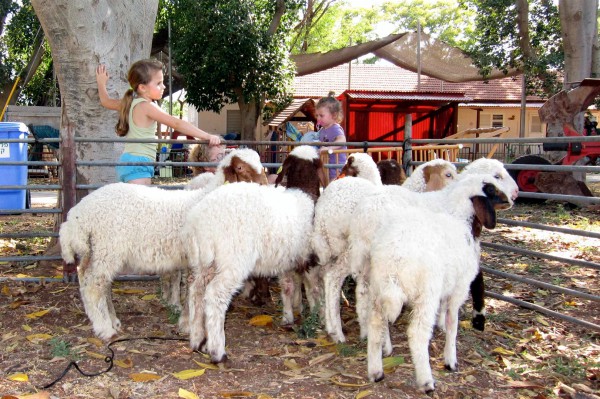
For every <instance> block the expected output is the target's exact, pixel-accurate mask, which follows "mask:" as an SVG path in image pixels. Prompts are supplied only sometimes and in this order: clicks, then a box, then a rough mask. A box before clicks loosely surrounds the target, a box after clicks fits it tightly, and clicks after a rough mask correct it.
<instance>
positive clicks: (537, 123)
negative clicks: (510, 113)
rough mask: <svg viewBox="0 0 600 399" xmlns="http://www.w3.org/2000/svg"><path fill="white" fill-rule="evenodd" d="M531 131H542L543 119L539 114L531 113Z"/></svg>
mask: <svg viewBox="0 0 600 399" xmlns="http://www.w3.org/2000/svg"><path fill="white" fill-rule="evenodd" d="M529 132H530V133H538V134H539V133H542V120H541V119H540V116H539V115H531V116H530V118H529Z"/></svg>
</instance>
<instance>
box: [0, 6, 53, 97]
mask: <svg viewBox="0 0 600 399" xmlns="http://www.w3.org/2000/svg"><path fill="white" fill-rule="evenodd" d="M7 3H12V4H11V5H10V6H8V7H6V4H7ZM19 3H22V5H19ZM4 11H7V12H8V14H9V16H10V19H9V23H8V24H7V25H6V26H5V29H4V31H3V32H0V33H2V36H0V90H9V89H8V88H9V87H10V88H12V83H13V81H14V80H15V79H16V77H17V76H20V77H21V79H23V80H24V79H26V78H30V81H29V83H28V84H27V86H25V87H24V88H23V90H22V92H21V95H20V96H19V99H18V104H20V105H46V104H49V103H52V102H53V100H56V99H58V98H59V97H60V96H58V95H57V91H58V89H57V87H56V84H55V83H54V80H53V76H52V57H51V54H50V46H48V44H47V43H44V46H43V47H42V49H41V51H43V56H42V62H41V64H40V66H39V67H38V68H37V70H36V71H33V75H32V76H29V77H28V76H26V66H27V64H28V62H29V61H30V60H31V59H32V58H33V56H34V53H35V43H36V39H37V40H40V39H41V38H43V35H44V32H43V31H42V28H41V26H40V23H39V21H38V19H37V16H36V15H35V12H34V10H33V7H32V6H31V2H30V1H29V0H24V1H22V2H7V1H2V2H1V4H0V17H2V16H3V14H2V13H3V12H4Z"/></svg>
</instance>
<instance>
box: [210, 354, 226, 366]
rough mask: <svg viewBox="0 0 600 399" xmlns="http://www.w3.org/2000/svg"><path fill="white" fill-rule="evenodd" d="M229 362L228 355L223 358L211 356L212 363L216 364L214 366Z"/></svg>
mask: <svg viewBox="0 0 600 399" xmlns="http://www.w3.org/2000/svg"><path fill="white" fill-rule="evenodd" d="M227 360H228V358H227V354H224V355H223V356H214V355H211V357H210V361H211V363H214V364H219V363H226V362H227Z"/></svg>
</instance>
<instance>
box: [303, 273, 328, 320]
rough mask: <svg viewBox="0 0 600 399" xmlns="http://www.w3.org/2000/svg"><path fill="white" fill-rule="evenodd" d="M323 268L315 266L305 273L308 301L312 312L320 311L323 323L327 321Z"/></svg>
mask: <svg viewBox="0 0 600 399" xmlns="http://www.w3.org/2000/svg"><path fill="white" fill-rule="evenodd" d="M320 273H321V268H320V267H319V266H315V267H313V268H311V269H310V270H308V271H307V272H306V273H304V280H303V281H304V287H305V291H306V299H307V301H308V306H309V308H310V310H311V312H314V311H315V310H316V309H318V310H319V317H320V319H321V322H322V323H323V322H324V321H325V306H324V305H323V298H322V295H323V290H322V287H321V277H320Z"/></svg>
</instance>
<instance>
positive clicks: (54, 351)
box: [48, 337, 79, 360]
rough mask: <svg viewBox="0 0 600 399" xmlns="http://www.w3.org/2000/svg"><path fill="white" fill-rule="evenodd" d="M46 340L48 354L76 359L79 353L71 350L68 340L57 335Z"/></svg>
mask: <svg viewBox="0 0 600 399" xmlns="http://www.w3.org/2000/svg"><path fill="white" fill-rule="evenodd" d="M48 342H49V344H50V354H51V355H52V357H64V358H65V359H70V360H78V358H79V355H78V354H77V353H75V352H73V349H72V348H71V344H69V343H68V342H66V341H64V340H62V339H60V338H57V337H54V338H52V339H51V340H50V341H48Z"/></svg>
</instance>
